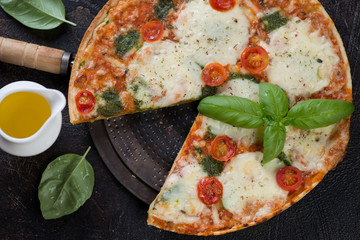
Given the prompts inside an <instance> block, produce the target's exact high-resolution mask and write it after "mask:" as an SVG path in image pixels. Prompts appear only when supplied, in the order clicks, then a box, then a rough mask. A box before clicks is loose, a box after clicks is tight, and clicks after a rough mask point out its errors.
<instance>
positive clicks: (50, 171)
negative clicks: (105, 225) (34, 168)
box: [38, 147, 94, 219]
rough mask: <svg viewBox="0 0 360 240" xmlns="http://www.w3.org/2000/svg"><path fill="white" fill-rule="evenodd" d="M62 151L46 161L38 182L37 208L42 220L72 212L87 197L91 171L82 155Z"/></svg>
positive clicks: (92, 182) (90, 187)
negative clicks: (56, 156) (38, 202)
mask: <svg viewBox="0 0 360 240" xmlns="http://www.w3.org/2000/svg"><path fill="white" fill-rule="evenodd" d="M89 150H90V147H89V148H88V149H87V151H86V153H85V154H84V155H83V156H79V155H77V154H65V155H62V156H60V157H58V158H56V159H55V160H54V161H52V162H51V163H49V165H48V166H47V168H46V169H45V171H44V173H43V174H42V177H41V181H40V185H39V193H38V196H39V200H40V209H41V213H42V215H43V217H44V218H45V219H55V218H59V217H62V216H64V215H68V214H70V213H73V212H75V211H76V210H77V209H79V207H81V206H82V205H83V204H84V203H85V201H86V200H87V199H89V198H90V196H91V194H92V190H93V187H94V170H93V168H92V167H91V165H90V163H89V162H88V161H86V159H85V156H86V154H87V153H88V152H89Z"/></svg>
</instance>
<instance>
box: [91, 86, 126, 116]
mask: <svg viewBox="0 0 360 240" xmlns="http://www.w3.org/2000/svg"><path fill="white" fill-rule="evenodd" d="M100 97H101V98H102V99H103V100H105V104H104V105H99V107H98V110H97V111H98V113H99V114H101V115H103V116H105V117H110V116H113V115H115V114H116V113H119V112H121V111H122V110H123V107H122V106H121V102H120V100H119V95H118V93H117V92H116V91H115V90H113V89H110V90H107V91H105V92H103V93H102V94H101V96H100Z"/></svg>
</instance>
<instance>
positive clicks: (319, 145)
mask: <svg viewBox="0 0 360 240" xmlns="http://www.w3.org/2000/svg"><path fill="white" fill-rule="evenodd" d="M334 129H335V125H331V126H328V127H324V128H317V129H312V130H310V131H303V130H300V129H296V128H293V127H291V126H288V127H286V141H285V145H284V149H283V152H284V153H285V154H286V155H288V156H289V157H290V158H291V159H293V161H294V164H293V166H295V167H297V168H298V169H300V170H301V171H314V170H321V169H324V160H325V153H326V149H325V147H326V146H327V145H328V144H327V142H328V141H330V137H331V134H332V132H333V131H334Z"/></svg>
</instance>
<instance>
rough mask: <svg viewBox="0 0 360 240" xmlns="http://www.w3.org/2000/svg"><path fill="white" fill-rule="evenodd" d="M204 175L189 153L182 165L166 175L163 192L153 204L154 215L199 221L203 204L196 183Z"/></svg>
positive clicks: (174, 220) (180, 221)
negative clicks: (177, 169)
mask: <svg viewBox="0 0 360 240" xmlns="http://www.w3.org/2000/svg"><path fill="white" fill-rule="evenodd" d="M205 176H207V174H206V173H205V172H204V171H203V170H202V168H201V166H200V165H199V164H198V163H197V160H196V159H195V158H193V157H192V156H191V155H189V156H188V157H187V158H186V161H184V167H183V168H181V170H180V171H179V172H176V173H173V174H171V175H170V176H169V177H168V179H167V181H166V183H165V184H164V186H163V188H164V191H163V194H162V195H161V196H160V197H159V198H158V199H157V201H159V203H157V204H155V206H154V207H155V209H156V210H154V215H155V216H156V215H159V216H161V218H162V219H164V220H168V221H172V222H174V223H193V222H196V221H199V220H200V214H201V212H203V210H204V208H205V205H204V204H203V203H202V202H201V201H200V200H199V198H198V195H197V183H198V182H199V181H200V179H201V178H203V177H205ZM161 200H162V201H161Z"/></svg>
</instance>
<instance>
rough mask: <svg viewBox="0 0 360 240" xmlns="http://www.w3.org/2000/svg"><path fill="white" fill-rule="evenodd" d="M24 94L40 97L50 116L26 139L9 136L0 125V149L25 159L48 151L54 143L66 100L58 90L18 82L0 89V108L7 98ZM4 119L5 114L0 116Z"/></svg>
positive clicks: (33, 83) (58, 131) (32, 83)
mask: <svg viewBox="0 0 360 240" xmlns="http://www.w3.org/2000/svg"><path fill="white" fill-rule="evenodd" d="M24 92H26V93H35V94H37V95H40V96H42V97H43V98H44V99H45V100H46V102H47V103H48V106H49V107H50V110H51V111H50V113H49V114H50V115H49V116H48V117H47V119H46V120H44V123H41V125H40V127H39V128H38V130H37V131H36V132H35V133H33V134H32V135H30V136H27V137H14V136H11V135H9V134H8V133H7V132H6V131H3V129H1V125H0V148H1V149H2V150H4V151H5V152H8V153H10V154H12V155H16V156H24V157H25V156H33V155H37V154H39V153H41V152H43V151H45V150H46V149H48V148H49V147H50V146H51V145H52V144H53V143H54V142H55V140H56V139H57V137H58V135H59V133H60V129H61V123H62V115H61V111H62V109H63V108H64V107H65V104H66V99H65V96H64V95H63V94H62V93H61V92H60V91H58V90H54V89H47V88H45V87H44V86H42V85H40V84H38V83H35V82H30V81H18V82H14V83H11V84H8V85H6V86H4V87H3V88H1V89H0V107H1V103H2V101H3V100H4V99H6V98H7V97H8V96H11V95H12V94H16V93H24ZM25 104H27V103H25ZM29 104H30V103H29ZM32 107H36V106H32ZM0 114H1V113H0ZM5 117H7V116H6V114H1V115H0V118H5Z"/></svg>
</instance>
